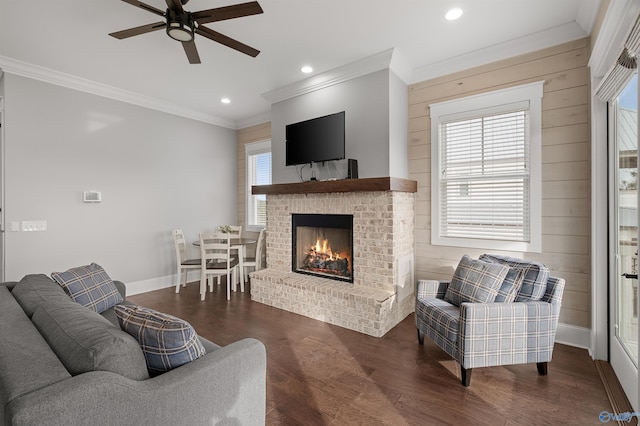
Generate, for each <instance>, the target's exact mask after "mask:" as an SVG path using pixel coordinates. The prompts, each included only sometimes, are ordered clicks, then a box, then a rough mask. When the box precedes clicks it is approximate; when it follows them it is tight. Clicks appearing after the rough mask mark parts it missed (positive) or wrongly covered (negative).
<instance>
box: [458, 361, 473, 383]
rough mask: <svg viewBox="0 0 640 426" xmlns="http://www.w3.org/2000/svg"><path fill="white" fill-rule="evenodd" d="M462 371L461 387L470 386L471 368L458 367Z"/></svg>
mask: <svg viewBox="0 0 640 426" xmlns="http://www.w3.org/2000/svg"><path fill="white" fill-rule="evenodd" d="M460 369H461V370H462V385H463V386H464V387H468V386H469V385H470V384H471V368H464V367H463V366H460Z"/></svg>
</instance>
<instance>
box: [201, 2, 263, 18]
mask: <svg viewBox="0 0 640 426" xmlns="http://www.w3.org/2000/svg"><path fill="white" fill-rule="evenodd" d="M263 12H264V11H263V10H262V7H260V5H259V4H258V2H257V1H250V2H248V3H240V4H234V5H232V6H224V7H217V8H215V9H208V10H201V11H199V12H193V13H192V14H191V16H192V17H193V19H194V20H195V21H196V22H197V23H198V24H208V23H210V22H217V21H224V20H226V19H233V18H241V17H243V16H250V15H257V14H260V13H263Z"/></svg>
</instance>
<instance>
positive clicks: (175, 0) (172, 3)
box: [166, 0, 186, 13]
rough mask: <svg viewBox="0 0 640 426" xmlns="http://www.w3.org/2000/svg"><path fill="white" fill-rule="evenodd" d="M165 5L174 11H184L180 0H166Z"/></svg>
mask: <svg viewBox="0 0 640 426" xmlns="http://www.w3.org/2000/svg"><path fill="white" fill-rule="evenodd" d="M166 2H167V7H168V8H169V9H171V10H173V11H175V12H178V13H184V9H183V8H182V2H181V1H180V0H166ZM185 3H186V2H185Z"/></svg>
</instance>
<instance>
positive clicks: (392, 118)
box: [389, 72, 409, 179]
mask: <svg viewBox="0 0 640 426" xmlns="http://www.w3.org/2000/svg"><path fill="white" fill-rule="evenodd" d="M408 105H409V91H408V88H407V85H406V83H405V82H404V81H402V80H401V79H400V78H399V77H398V76H397V75H395V74H394V73H393V72H391V73H389V176H393V177H397V178H404V179H407V178H408V177H409V151H408V148H407V147H408V144H407V140H408V136H409V133H408V127H407V123H409V107H408Z"/></svg>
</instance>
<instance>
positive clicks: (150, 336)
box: [114, 305, 206, 373]
mask: <svg viewBox="0 0 640 426" xmlns="http://www.w3.org/2000/svg"><path fill="white" fill-rule="evenodd" d="M114 309H115V312H116V315H117V316H118V320H119V322H120V327H122V329H123V330H124V331H126V332H127V333H129V334H130V335H132V336H133V337H134V338H136V340H138V343H139V344H140V347H141V348H142V352H143V353H144V356H145V359H146V360H147V368H149V371H150V372H151V373H162V372H165V371H169V370H171V369H173V368H176V367H179V366H181V365H183V364H186V363H188V362H191V361H193V360H195V359H197V358H200V357H201V356H204V355H205V354H206V350H205V349H204V346H203V345H202V343H201V342H200V339H198V335H197V333H196V331H195V329H194V328H193V327H192V326H191V324H189V323H188V322H186V321H184V320H182V319H180V318H176V317H174V316H171V315H168V314H163V313H161V312H158V311H155V310H153V309H148V308H143V307H141V306H124V305H118V306H116V307H115V308H114Z"/></svg>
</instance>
